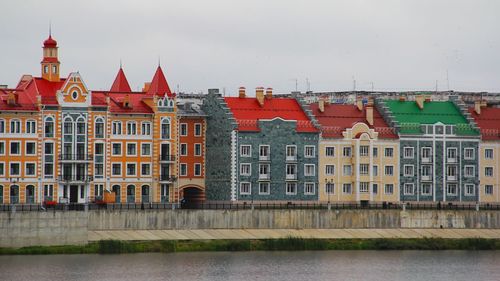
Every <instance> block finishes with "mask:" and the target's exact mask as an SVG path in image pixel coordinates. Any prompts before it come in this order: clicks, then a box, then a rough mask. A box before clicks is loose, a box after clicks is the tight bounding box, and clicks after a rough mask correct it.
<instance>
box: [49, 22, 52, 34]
mask: <svg viewBox="0 0 500 281" xmlns="http://www.w3.org/2000/svg"><path fill="white" fill-rule="evenodd" d="M51 36H52V20H49V37H51Z"/></svg>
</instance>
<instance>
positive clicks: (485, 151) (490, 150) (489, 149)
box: [484, 148, 494, 159]
mask: <svg viewBox="0 0 500 281" xmlns="http://www.w3.org/2000/svg"><path fill="white" fill-rule="evenodd" d="M488 152H491V156H490V155H488V154H489V153H488ZM493 158H494V150H493V148H485V149H484V159H493Z"/></svg>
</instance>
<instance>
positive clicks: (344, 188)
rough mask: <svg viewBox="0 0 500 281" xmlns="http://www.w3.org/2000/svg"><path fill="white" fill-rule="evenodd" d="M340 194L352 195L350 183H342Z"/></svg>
mask: <svg viewBox="0 0 500 281" xmlns="http://www.w3.org/2000/svg"><path fill="white" fill-rule="evenodd" d="M342 193H344V194H351V193H352V185H351V184H350V183H344V184H343V185H342Z"/></svg>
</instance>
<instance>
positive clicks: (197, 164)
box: [193, 163, 201, 177]
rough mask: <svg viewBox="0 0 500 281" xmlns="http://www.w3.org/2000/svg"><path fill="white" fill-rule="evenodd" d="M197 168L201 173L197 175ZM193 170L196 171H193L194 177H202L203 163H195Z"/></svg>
mask: <svg viewBox="0 0 500 281" xmlns="http://www.w3.org/2000/svg"><path fill="white" fill-rule="evenodd" d="M196 167H200V169H199V173H197V172H196ZM193 169H194V170H193V175H194V176H195V177H199V176H201V163H194V165H193Z"/></svg>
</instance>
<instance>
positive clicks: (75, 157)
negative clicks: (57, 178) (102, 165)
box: [59, 153, 94, 161]
mask: <svg viewBox="0 0 500 281" xmlns="http://www.w3.org/2000/svg"><path fill="white" fill-rule="evenodd" d="M93 158H94V157H93V155H92V154H82V153H78V154H59V160H60V161H92V159H93Z"/></svg>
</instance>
